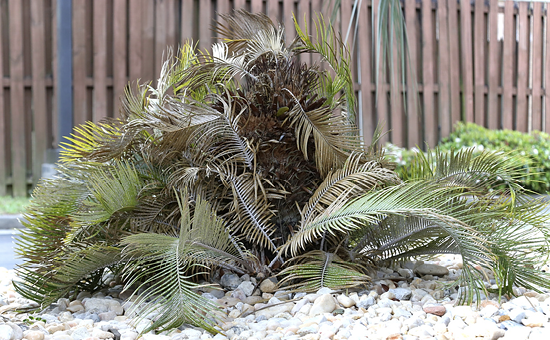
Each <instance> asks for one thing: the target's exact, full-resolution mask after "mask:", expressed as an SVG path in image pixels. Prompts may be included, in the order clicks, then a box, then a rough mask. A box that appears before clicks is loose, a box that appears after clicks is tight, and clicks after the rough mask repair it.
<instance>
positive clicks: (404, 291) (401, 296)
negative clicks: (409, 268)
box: [389, 288, 412, 300]
mask: <svg viewBox="0 0 550 340" xmlns="http://www.w3.org/2000/svg"><path fill="white" fill-rule="evenodd" d="M389 291H390V292H392V293H393V294H394V295H395V298H396V299H397V300H410V298H411V295H412V291H411V290H410V289H409V288H395V289H390V290H389Z"/></svg>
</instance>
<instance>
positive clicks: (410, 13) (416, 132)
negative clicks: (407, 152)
mask: <svg viewBox="0 0 550 340" xmlns="http://www.w3.org/2000/svg"><path fill="white" fill-rule="evenodd" d="M405 24H406V27H407V39H408V48H409V55H410V56H412V59H411V60H410V63H407V102H406V104H407V105H406V115H407V119H406V123H407V125H406V127H407V147H409V148H412V147H414V146H417V145H418V146H420V145H421V144H422V141H421V138H422V137H421V136H422V125H421V121H420V115H419V114H418V113H419V105H418V104H419V103H418V92H417V81H418V78H417V76H416V75H417V73H418V70H417V68H416V55H417V47H416V42H417V28H416V1H415V0H405Z"/></svg>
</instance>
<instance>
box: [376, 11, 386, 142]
mask: <svg viewBox="0 0 550 340" xmlns="http://www.w3.org/2000/svg"><path fill="white" fill-rule="evenodd" d="M379 1H380V0H373V2H372V11H373V18H374V20H375V23H374V25H373V27H376V28H375V29H374V32H373V40H374V46H376V44H378V37H377V32H378V4H379ZM374 51H376V49H374ZM382 58H383V56H381V55H376V52H375V53H374V60H375V62H374V69H375V73H376V74H377V76H375V77H374V83H375V86H376V88H377V90H376V99H375V100H376V101H375V111H376V122H377V124H380V126H381V127H382V137H381V138H380V143H381V144H382V145H384V144H385V143H386V142H388V141H389V129H390V126H389V124H390V121H389V116H388V110H387V107H388V104H387V103H388V97H387V96H388V84H387V83H386V72H385V69H384V67H383V62H382V61H381V60H380V59H382ZM377 63H378V64H377Z"/></svg>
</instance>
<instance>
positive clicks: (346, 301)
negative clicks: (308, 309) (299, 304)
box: [302, 294, 355, 308]
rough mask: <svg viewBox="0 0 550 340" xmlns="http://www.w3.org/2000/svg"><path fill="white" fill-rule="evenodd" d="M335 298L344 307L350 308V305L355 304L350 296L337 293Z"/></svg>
mask: <svg viewBox="0 0 550 340" xmlns="http://www.w3.org/2000/svg"><path fill="white" fill-rule="evenodd" d="M336 299H337V300H338V303H340V304H341V305H342V306H343V307H345V308H350V307H352V306H355V301H354V300H353V299H351V298H350V297H347V296H345V295H343V294H342V295H338V297H337V298H336ZM302 301H303V300H302Z"/></svg>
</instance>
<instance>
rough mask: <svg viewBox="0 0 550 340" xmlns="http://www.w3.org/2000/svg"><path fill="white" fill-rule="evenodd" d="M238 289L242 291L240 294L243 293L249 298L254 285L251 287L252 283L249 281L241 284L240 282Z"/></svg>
mask: <svg viewBox="0 0 550 340" xmlns="http://www.w3.org/2000/svg"><path fill="white" fill-rule="evenodd" d="M238 289H240V290H242V292H243V293H244V294H245V295H246V296H251V295H252V291H254V285H253V284H252V282H250V281H243V282H241V284H240V285H239V287H238Z"/></svg>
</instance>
